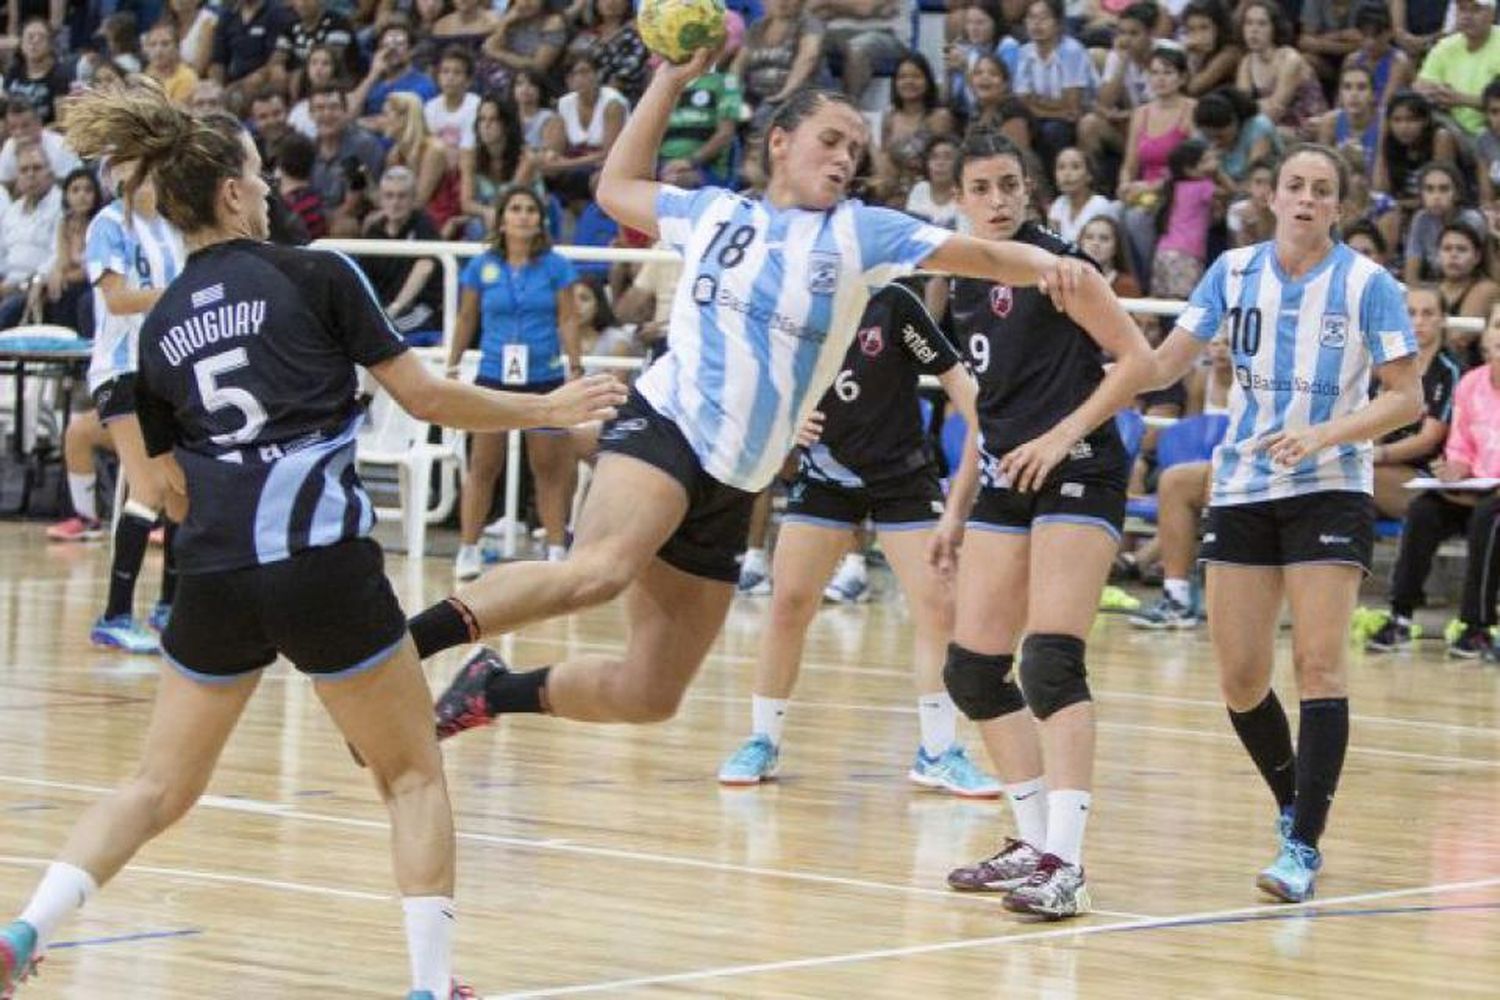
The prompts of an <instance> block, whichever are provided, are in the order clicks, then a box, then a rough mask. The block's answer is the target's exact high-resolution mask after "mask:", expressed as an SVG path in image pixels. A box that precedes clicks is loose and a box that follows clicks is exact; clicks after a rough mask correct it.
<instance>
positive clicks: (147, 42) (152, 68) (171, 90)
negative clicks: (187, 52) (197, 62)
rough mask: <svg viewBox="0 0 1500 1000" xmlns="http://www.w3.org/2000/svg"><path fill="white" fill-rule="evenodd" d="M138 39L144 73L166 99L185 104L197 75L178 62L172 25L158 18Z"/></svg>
mask: <svg viewBox="0 0 1500 1000" xmlns="http://www.w3.org/2000/svg"><path fill="white" fill-rule="evenodd" d="M141 42H142V48H143V49H144V50H145V54H146V75H147V76H149V77H151V79H153V80H155V81H156V82H157V83H159V84H161V88H162V90H164V91H166V93H167V99H168V100H169V101H171V102H172V103H173V104H180V105H183V106H184V107H186V106H187V103H188V98H190V97H192V96H193V89H194V88H195V87H197V86H198V74H197V73H195V72H193V67H191V66H189V65H188V64H187V63H185V62H183V61H182V51H181V50H180V49H179V48H178V46H177V29H176V27H174V26H173V25H172V23H171V22H170V21H159V22H157V24H156V26H155V27H153V28H151V29H150V30H149V31H147V32H146V34H145V36H144V37H143V38H142V39H141Z"/></svg>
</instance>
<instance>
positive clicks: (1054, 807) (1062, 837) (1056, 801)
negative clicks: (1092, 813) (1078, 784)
mask: <svg viewBox="0 0 1500 1000" xmlns="http://www.w3.org/2000/svg"><path fill="white" fill-rule="evenodd" d="M1093 800H1094V797H1093V796H1092V795H1090V794H1089V793H1088V792H1081V791H1078V790H1077V789H1073V788H1064V789H1060V790H1058V791H1055V792H1048V793H1047V853H1048V854H1055V855H1057V856H1058V857H1060V858H1062V859H1063V860H1064V861H1066V862H1067V863H1068V864H1070V865H1079V864H1082V863H1083V828H1084V827H1085V826H1087V825H1088V821H1089V803H1090V802H1092V801H1093Z"/></svg>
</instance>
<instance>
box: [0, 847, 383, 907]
mask: <svg viewBox="0 0 1500 1000" xmlns="http://www.w3.org/2000/svg"><path fill="white" fill-rule="evenodd" d="M51 863H52V859H50V858H29V857H20V856H16V855H12V854H0V864H6V865H15V866H17V867H22V868H45V867H47V866H48V865H49V864H51ZM124 871H125V872H127V873H129V872H135V873H137V874H141V875H161V876H164V877H166V878H175V879H183V880H185V881H189V882H222V883H225V884H229V885H250V886H258V887H260V888H263V889H280V890H282V891H284V892H300V893H305V894H307V895H310V896H334V897H336V898H339V899H362V900H369V901H370V902H375V903H387V902H390V901H391V900H393V899H395V898H396V897H395V896H393V895H391V894H389V893H385V894H381V893H375V892H363V891H361V890H359V889H338V888H335V887H333V886H328V885H311V884H309V883H307V882H284V881H281V880H278V879H269V878H258V877H256V876H254V875H231V874H229V873H227V872H206V871H198V870H196V869H192V868H163V867H160V866H158V865H138V864H136V863H134V862H131V863H130V864H129V865H127V866H126V867H125V869H124Z"/></svg>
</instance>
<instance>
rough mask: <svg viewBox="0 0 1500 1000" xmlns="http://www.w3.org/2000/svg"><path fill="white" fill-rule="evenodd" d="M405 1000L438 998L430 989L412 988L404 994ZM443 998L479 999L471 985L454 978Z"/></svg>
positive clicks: (453, 999)
mask: <svg viewBox="0 0 1500 1000" xmlns="http://www.w3.org/2000/svg"><path fill="white" fill-rule="evenodd" d="M406 1000H438V998H437V997H435V996H433V995H432V991H431V990H412V991H411V992H410V993H408V994H406ZM443 1000H479V994H478V993H475V992H474V990H473V988H472V987H470V986H467V985H465V984H464V983H461V982H459V981H458V980H457V979H455V980H453V984H452V985H451V986H450V987H449V988H448V995H447V996H446V997H444V998H443Z"/></svg>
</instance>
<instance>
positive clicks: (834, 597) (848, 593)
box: [823, 565, 870, 604]
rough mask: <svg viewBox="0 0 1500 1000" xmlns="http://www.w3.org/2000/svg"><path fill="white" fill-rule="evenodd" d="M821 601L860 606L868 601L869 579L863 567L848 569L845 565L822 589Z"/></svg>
mask: <svg viewBox="0 0 1500 1000" xmlns="http://www.w3.org/2000/svg"><path fill="white" fill-rule="evenodd" d="M823 599H824V600H825V601H831V602H832V603H834V604H861V603H863V602H865V601H868V600H869V599H870V577H869V575H868V573H867V572H866V570H865V569H864V567H860V568H858V569H850V568H849V567H848V566H847V565H846V566H841V567H839V571H838V572H837V573H836V574H834V577H833V579H832V580H831V581H829V584H828V586H827V587H825V588H824V589H823Z"/></svg>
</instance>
